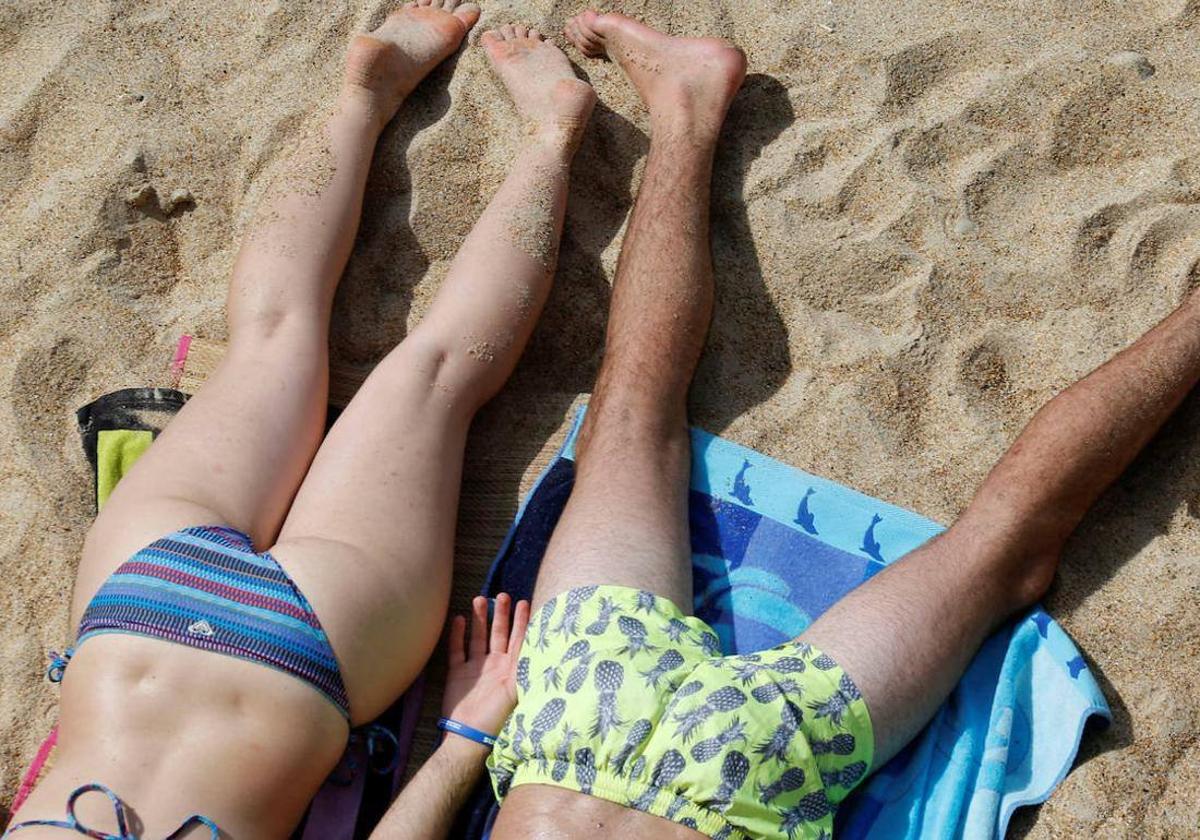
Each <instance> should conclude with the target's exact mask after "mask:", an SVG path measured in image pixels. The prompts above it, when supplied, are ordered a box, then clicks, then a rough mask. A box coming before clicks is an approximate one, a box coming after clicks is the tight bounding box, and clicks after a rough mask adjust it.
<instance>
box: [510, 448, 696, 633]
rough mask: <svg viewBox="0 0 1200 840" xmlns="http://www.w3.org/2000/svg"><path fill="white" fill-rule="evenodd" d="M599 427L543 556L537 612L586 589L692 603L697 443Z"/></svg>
mask: <svg viewBox="0 0 1200 840" xmlns="http://www.w3.org/2000/svg"><path fill="white" fill-rule="evenodd" d="M679 438H680V439H678V440H673V441H670V442H668V443H666V444H663V443H662V442H661V441H653V440H649V439H639V438H638V437H637V436H636V435H629V434H613V433H612V430H611V429H604V428H603V427H601V428H598V429H597V430H596V431H595V433H594V434H593V436H592V438H591V440H590V441H589V443H588V449H587V453H586V455H585V456H583V457H581V459H580V461H579V462H578V463H577V466H576V476H575V486H574V488H573V489H572V491H571V498H570V500H569V501H568V502H567V506H566V508H565V509H564V510H563V515H562V518H561V519H560V520H559V522H558V525H557V527H556V528H555V530H554V535H553V536H552V537H551V540H550V545H549V546H548V547H547V549H546V555H545V557H544V558H543V559H542V565H541V569H540V571H539V573H538V581H537V587H536V589H535V591H534V603H533V606H534V609H535V610H536V609H537V608H538V607H539V606H540V605H541V604H543V603H545V602H546V601H547V600H548V599H550V598H552V597H553V596H555V595H557V594H558V593H560V592H564V591H566V590H568V589H574V588H577V587H580V586H590V585H594V584H614V585H618V586H627V587H630V588H632V589H642V590H645V591H648V592H653V593H654V594H655V595H659V596H662V597H664V598H668V599H670V600H671V601H672V602H673V603H674V604H675V605H676V606H677V607H679V609H681V610H683V611H684V612H685V613H690V612H691V608H692V564H691V556H692V555H691V542H690V539H689V536H688V519H687V517H688V513H687V488H688V469H689V465H690V445H689V443H688V439H687V433H686V429H685V430H683V432H682V434H681V435H680V436H679Z"/></svg>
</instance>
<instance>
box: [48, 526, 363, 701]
mask: <svg viewBox="0 0 1200 840" xmlns="http://www.w3.org/2000/svg"><path fill="white" fill-rule="evenodd" d="M101 633H132V634H134V635H139V636H149V637H151V638H155V639H166V640H167V641H169V642H175V643H176V644H181V645H186V646H187V647H193V648H200V649H201V650H210V651H214V652H216V653H223V654H226V655H227V656H236V657H238V658H240V659H247V660H249V661H251V662H258V663H261V664H263V665H268V666H270V667H272V668H277V669H278V670H280V671H283V672H284V673H287V674H291V675H292V676H294V677H296V678H297V679H300V680H303V681H304V682H306V683H308V684H309V685H311V686H312V687H313V688H315V689H317V691H319V692H321V694H323V695H324V696H325V697H326V698H328V699H329V701H330V702H332V703H333V704H334V705H335V706H337V708H338V711H340V712H341V713H342V715H343V716H344V717H345V718H346V719H347V720H349V718H350V701H349V699H348V698H347V696H346V687H345V685H344V683H343V682H342V675H341V671H340V670H339V669H338V663H337V659H336V657H335V656H334V653H333V648H332V647H331V646H330V644H329V638H328V637H327V636H326V635H325V631H324V630H323V629H322V628H321V622H319V621H318V620H317V616H316V614H315V613H314V612H313V609H312V607H311V606H309V603H308V601H307V600H306V599H305V597H304V595H302V594H301V593H300V590H299V589H297V588H296V584H295V583H294V582H293V581H292V579H291V578H290V577H288V574H287V573H286V572H285V571H284V570H283V569H282V568H281V567H280V565H279V563H278V562H276V561H275V559H274V558H273V557H271V555H270V554H267V553H265V552H263V553H259V552H256V551H254V547H253V545H252V544H251V542H250V538H249V537H248V536H247V535H246V534H243V533H242V532H241V531H237V530H234V529H232V528H220V527H211V526H206V527H197V528H184V529H183V530H182V531H176V532H175V533H173V534H169V535H168V536H165V537H163V538H162V539H160V540H155V541H154V542H153V543H151V544H150V545H148V546H146V547H145V548H143V549H142V550H141V551H139V552H137V553H136V554H134V555H133V556H132V557H131V558H129V560H127V561H126V562H125V563H123V564H121V566H120V567H119V568H118V569H117V570H116V571H115V572H113V574H112V576H111V577H109V578H108V580H106V581H105V582H104V584H103V585H102V586H101V587H100V589H99V590H98V591H97V592H96V595H95V597H93V598H92V600H91V603H89V604H88V607H87V610H86V611H85V612H84V614H83V619H82V621H80V623H79V634H78V636H77V637H76V640H75V648H78V647H79V646H80V645H81V644H83V643H84V642H85V641H86V640H88V639H90V638H92V637H93V636H98V635H100V634H101ZM72 652H73V649H72V650H71V651H68V652H67V655H66V656H65V657H60V658H58V659H57V660H56V661H55V663H54V665H52V666H51V669H50V678H51V679H61V678H62V672H63V669H64V668H65V667H66V662H67V660H68V659H69V658H70V655H71V653H72Z"/></svg>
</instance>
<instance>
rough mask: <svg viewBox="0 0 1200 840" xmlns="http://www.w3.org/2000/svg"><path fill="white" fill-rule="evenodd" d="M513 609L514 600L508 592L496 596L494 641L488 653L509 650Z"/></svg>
mask: <svg viewBox="0 0 1200 840" xmlns="http://www.w3.org/2000/svg"><path fill="white" fill-rule="evenodd" d="M511 609H512V598H510V597H509V595H508V593H507V592H501V593H500V594H499V595H497V596H496V608H495V609H494V610H492V639H491V642H490V645H491V646H490V647H489V648H488V651H489V652H491V653H505V652H506V651H507V650H508V613H509V610H511Z"/></svg>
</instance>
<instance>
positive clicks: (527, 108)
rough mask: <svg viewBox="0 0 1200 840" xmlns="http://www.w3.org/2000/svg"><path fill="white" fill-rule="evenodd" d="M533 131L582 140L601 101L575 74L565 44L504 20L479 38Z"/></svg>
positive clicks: (549, 135) (518, 109) (566, 138)
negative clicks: (566, 54) (550, 40)
mask: <svg viewBox="0 0 1200 840" xmlns="http://www.w3.org/2000/svg"><path fill="white" fill-rule="evenodd" d="M480 43H482V44H483V46H484V48H485V49H486V50H487V54H488V58H489V59H491V62H492V67H493V68H494V69H495V71H496V75H498V76H499V77H500V81H502V82H504V86H505V87H506V88H507V89H508V94H509V96H511V97H512V100H513V103H514V104H515V105H516V106H517V111H519V112H520V114H521V116H522V117H523V118H524V119H525V121H526V123H527V124H528V128H529V131H530V132H532V133H535V134H539V135H545V136H548V137H553V138H561V139H563V140H566V141H568V142H575V141H578V139H579V137H580V135H581V134H582V133H583V127H584V125H585V124H586V123H587V119H588V117H589V116H590V115H591V113H592V106H593V105H595V104H596V93H595V91H593V90H592V86H591V85H589V84H588V83H587V82H585V81H583V80H581V79H577V78H575V74H574V73H573V72H571V62H569V61H568V60H567V57H566V56H565V55H563V52H562V50H560V49H559V48H558V47H556V46H554V44H551V43H549V42H547V41H545V40H543V38H542V34H541V33H540V32H538V31H537V30H536V29H530V28H529V27H527V26H522V25H519V24H518V25H509V26H502V27H500V28H499V29H496V30H492V31H490V32H485V33H483V37H482V38H481V39H480Z"/></svg>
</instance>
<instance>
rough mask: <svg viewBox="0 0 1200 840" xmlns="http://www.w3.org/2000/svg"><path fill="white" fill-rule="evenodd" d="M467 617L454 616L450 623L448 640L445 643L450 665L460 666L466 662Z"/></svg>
mask: <svg viewBox="0 0 1200 840" xmlns="http://www.w3.org/2000/svg"><path fill="white" fill-rule="evenodd" d="M466 645H467V617H466V616H463V615H456V616H454V620H453V621H451V622H450V639H449V641H448V642H447V643H446V654H447V656H448V657H449V659H450V664H451V665H461V664H462V663H464V662H466V661H467V647H466Z"/></svg>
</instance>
